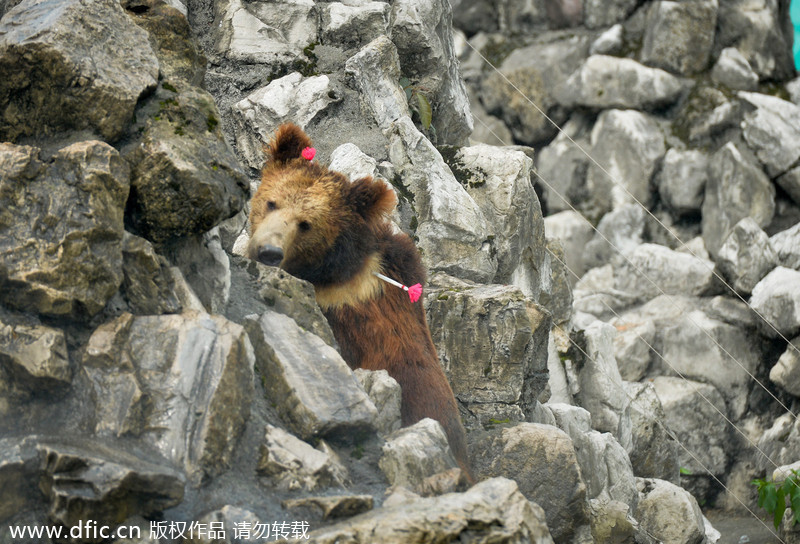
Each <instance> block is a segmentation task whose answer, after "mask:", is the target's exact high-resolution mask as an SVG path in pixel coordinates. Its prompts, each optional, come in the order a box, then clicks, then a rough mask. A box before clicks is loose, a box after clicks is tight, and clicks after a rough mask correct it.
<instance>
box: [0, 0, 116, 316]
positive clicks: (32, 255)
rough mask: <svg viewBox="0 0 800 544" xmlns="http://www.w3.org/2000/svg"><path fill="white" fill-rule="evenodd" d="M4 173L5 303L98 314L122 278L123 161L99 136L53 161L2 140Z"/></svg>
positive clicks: (0, 259) (0, 292) (0, 234)
mask: <svg viewBox="0 0 800 544" xmlns="http://www.w3.org/2000/svg"><path fill="white" fill-rule="evenodd" d="M48 9H49V8H48ZM0 172H1V173H0V286H2V288H0V301H2V302H3V303H5V304H8V305H9V306H11V307H14V308H19V309H21V310H24V311H35V312H38V313H41V314H45V315H51V316H60V315H75V314H81V313H84V314H89V315H94V314H97V313H98V312H99V311H100V310H102V309H103V307H104V306H105V305H106V303H107V302H108V300H109V299H110V298H111V297H112V295H113V294H114V293H115V292H116V291H117V289H118V288H119V286H120V284H121V283H122V279H123V273H122V250H121V243H120V242H121V241H122V237H123V212H124V209H125V201H126V199H127V198H128V189H129V170H128V166H127V164H126V163H125V161H123V160H122V158H121V157H120V156H119V153H117V151H116V150H115V149H114V148H112V147H111V146H109V145H108V144H104V143H101V142H97V141H87V142H79V143H74V144H72V145H69V146H67V147H64V148H62V149H60V150H58V151H56V152H55V153H54V154H53V155H52V158H50V159H43V158H42V157H41V155H40V150H39V149H37V148H34V147H28V146H16V145H12V144H0Z"/></svg>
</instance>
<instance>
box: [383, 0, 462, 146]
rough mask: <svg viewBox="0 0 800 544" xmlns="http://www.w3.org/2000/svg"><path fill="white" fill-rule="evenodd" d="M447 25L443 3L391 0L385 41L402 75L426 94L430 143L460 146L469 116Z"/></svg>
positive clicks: (449, 23) (447, 9) (447, 14)
mask: <svg viewBox="0 0 800 544" xmlns="http://www.w3.org/2000/svg"><path fill="white" fill-rule="evenodd" d="M452 20H453V14H452V8H451V7H450V2H449V1H448V0H435V1H430V0H395V1H394V2H392V4H391V13H390V16H389V22H390V26H389V37H390V38H391V40H392V42H393V43H394V44H395V46H396V47H397V53H398V56H399V59H400V69H401V72H402V74H403V75H404V76H405V77H407V78H408V79H409V80H411V82H412V83H413V84H414V85H416V86H417V87H418V88H419V89H420V92H424V94H426V96H427V98H428V101H429V103H430V105H431V107H432V110H433V114H432V127H433V129H434V131H433V133H432V135H433V134H435V138H432V139H434V141H435V142H436V143H438V144H450V145H458V146H460V145H464V144H465V143H466V141H467V138H468V137H469V135H470V133H471V132H472V114H471V113H470V110H469V98H468V97H467V90H466V87H465V86H464V81H463V80H462V79H461V74H460V72H459V69H458V59H457V58H456V54H455V47H454V45H453V26H452ZM423 90H424V91H423Z"/></svg>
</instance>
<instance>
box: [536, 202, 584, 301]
mask: <svg viewBox="0 0 800 544" xmlns="http://www.w3.org/2000/svg"><path fill="white" fill-rule="evenodd" d="M544 228H545V232H546V233H547V237H548V238H552V239H556V240H559V241H560V242H561V244H562V245H563V247H564V259H565V264H566V266H567V267H568V268H569V270H570V271H571V272H572V273H567V279H568V281H569V283H570V284H571V285H575V282H576V281H577V280H578V279H579V278H580V277H581V276H583V274H584V272H586V270H587V269H588V268H590V267H589V266H588V263H587V262H586V261H587V255H586V253H587V252H586V251H585V250H586V244H588V243H589V241H590V240H591V239H592V236H593V234H594V229H593V228H592V225H591V223H589V222H588V221H587V220H586V219H584V218H583V216H582V215H581V214H579V213H578V212H575V211H572V210H564V211H563V212H558V213H555V214H553V215H548V216H547V217H545V219H544Z"/></svg>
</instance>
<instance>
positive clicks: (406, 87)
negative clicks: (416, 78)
mask: <svg viewBox="0 0 800 544" xmlns="http://www.w3.org/2000/svg"><path fill="white" fill-rule="evenodd" d="M400 86H401V87H403V91H404V92H405V93H406V100H407V101H408V107H409V108H410V109H411V111H412V112H414V113H416V114H417V115H418V116H419V122H420V123H421V124H422V128H424V129H425V130H426V131H428V130H430V129H431V123H432V122H433V108H431V103H430V101H429V100H428V97H427V96H425V94H424V93H423V92H422V88H421V87H418V86H417V85H414V84H412V83H411V81H410V80H409V79H408V78H407V77H401V78H400Z"/></svg>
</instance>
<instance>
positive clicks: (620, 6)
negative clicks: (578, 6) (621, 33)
mask: <svg viewBox="0 0 800 544" xmlns="http://www.w3.org/2000/svg"><path fill="white" fill-rule="evenodd" d="M637 7H638V3H637V2H636V0H611V1H605V0H584V2H583V24H584V25H586V27H587V28H605V27H607V26H611V25H613V24H615V23H621V22H622V21H624V20H625V19H627V18H628V16H629V15H630V14H631V13H633V11H634V10H635V9H636V8H637Z"/></svg>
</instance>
